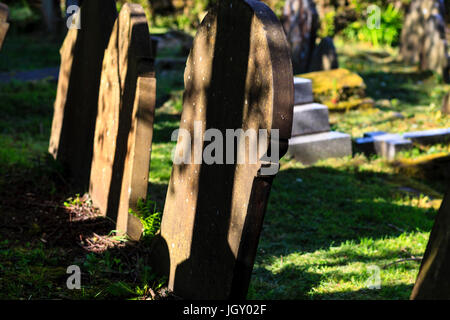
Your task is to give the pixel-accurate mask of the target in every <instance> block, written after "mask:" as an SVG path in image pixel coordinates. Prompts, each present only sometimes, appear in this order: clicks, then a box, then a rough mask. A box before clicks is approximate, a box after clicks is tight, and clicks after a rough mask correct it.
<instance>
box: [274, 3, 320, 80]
mask: <svg viewBox="0 0 450 320" xmlns="http://www.w3.org/2000/svg"><path fill="white" fill-rule="evenodd" d="M281 19H282V21H283V28H284V31H285V33H286V36H287V39H288V42H289V45H290V48H291V58H292V67H293V70H294V74H299V73H306V72H309V66H310V63H311V58H312V54H313V51H314V48H315V43H316V38H317V31H318V29H319V14H318V13H317V10H316V6H315V4H314V1H313V0H287V1H286V3H285V6H284V10H283V16H282V18H281Z"/></svg>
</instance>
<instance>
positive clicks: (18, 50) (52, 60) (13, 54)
mask: <svg viewBox="0 0 450 320" xmlns="http://www.w3.org/2000/svg"><path fill="white" fill-rule="evenodd" d="M61 45H62V42H61V41H56V40H53V41H50V39H48V37H47V36H44V35H37V34H36V35H33V34H17V33H16V32H14V30H11V32H8V34H7V36H6V38H5V41H4V43H3V48H2V51H1V53H0V72H12V71H28V70H34V69H42V68H50V67H57V66H59V63H60V57H59V49H60V47H61Z"/></svg>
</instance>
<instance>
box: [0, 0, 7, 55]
mask: <svg viewBox="0 0 450 320" xmlns="http://www.w3.org/2000/svg"><path fill="white" fill-rule="evenodd" d="M8 15H9V9H8V6H7V5H6V4H3V3H0V50H1V49H2V45H3V41H4V40H5V37H6V33H7V32H8V29H9V23H8Z"/></svg>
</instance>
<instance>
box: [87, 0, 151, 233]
mask: <svg viewBox="0 0 450 320" xmlns="http://www.w3.org/2000/svg"><path fill="white" fill-rule="evenodd" d="M155 91H156V79H155V73H154V67H153V57H152V49H151V41H150V34H149V32H148V25H147V20H146V17H145V12H144V9H143V8H142V7H141V6H140V5H138V4H129V3H126V4H124V6H123V7H122V9H121V10H120V14H119V17H118V19H117V21H116V23H115V25H114V28H113V31H112V34H111V39H110V41H109V45H108V47H107V49H106V51H105V57H104V60H103V70H102V77H101V83H100V94H99V101H98V112H97V121H96V126H95V135H94V152H93V158H92V168H91V179H90V184H89V193H90V196H91V198H92V202H93V205H94V206H95V207H97V208H99V209H100V212H101V213H102V214H105V215H106V216H108V217H110V218H111V219H112V220H114V221H115V220H117V226H116V230H118V232H119V233H120V234H124V233H127V234H128V235H130V236H131V237H132V238H133V239H139V237H140V236H141V231H142V226H141V225H140V222H139V220H138V219H137V218H136V217H135V216H132V215H129V213H128V211H129V209H130V208H131V209H133V210H136V207H137V201H138V199H140V198H142V199H145V198H146V196H147V185H148V173H149V164H150V148H151V142H152V133H153V117H154V109H155V95H156V92H155Z"/></svg>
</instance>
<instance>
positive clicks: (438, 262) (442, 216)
mask: <svg viewBox="0 0 450 320" xmlns="http://www.w3.org/2000/svg"><path fill="white" fill-rule="evenodd" d="M449 230H450V192H447V194H446V196H445V197H444V200H443V202H442V205H441V208H440V210H439V212H438V214H437V216H436V219H435V222H434V226H433V229H432V230H431V233H430V239H429V241H428V245H427V248H426V250H425V254H424V256H423V259H422V264H421V266H420V269H419V274H418V276H417V280H416V283H415V285H414V288H413V291H412V294H411V299H413V300H424V299H430V300H448V299H450V246H449V244H450V233H449V232H448V231H449Z"/></svg>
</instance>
